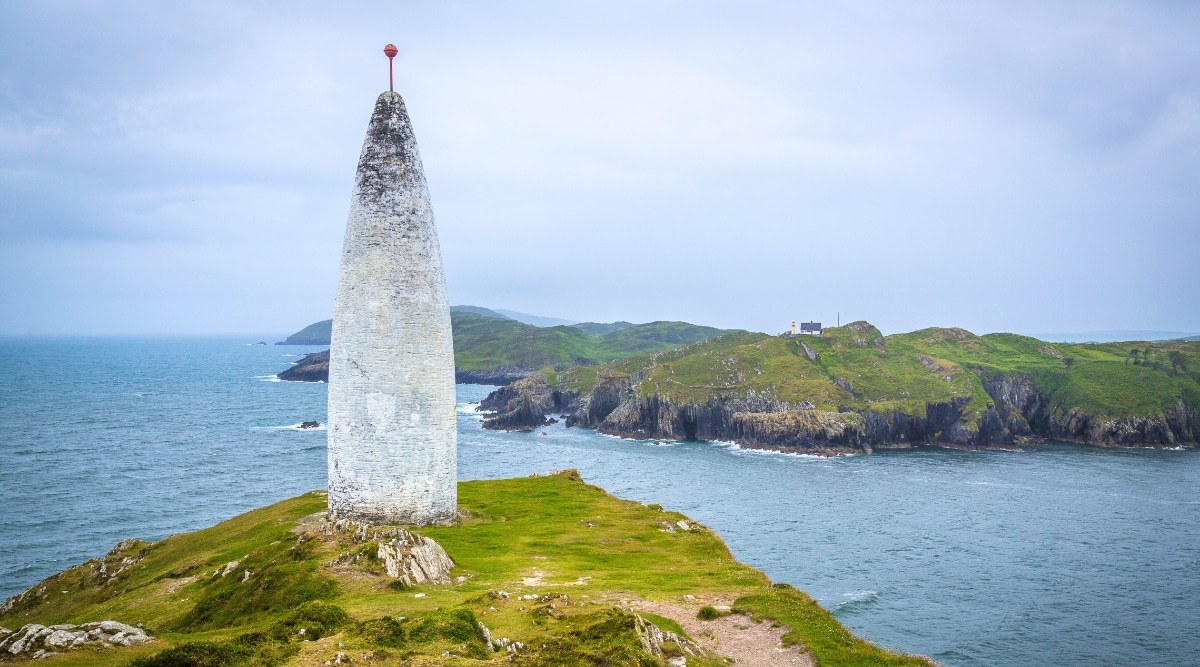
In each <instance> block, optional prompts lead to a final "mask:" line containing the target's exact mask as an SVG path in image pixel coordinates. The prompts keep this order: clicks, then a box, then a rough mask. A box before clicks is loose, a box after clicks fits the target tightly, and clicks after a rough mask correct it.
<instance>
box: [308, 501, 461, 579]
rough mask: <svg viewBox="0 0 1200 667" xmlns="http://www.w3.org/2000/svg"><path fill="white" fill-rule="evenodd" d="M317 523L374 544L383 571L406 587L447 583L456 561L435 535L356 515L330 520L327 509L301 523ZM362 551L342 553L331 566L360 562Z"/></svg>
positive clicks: (357, 541) (335, 533)
mask: <svg viewBox="0 0 1200 667" xmlns="http://www.w3.org/2000/svg"><path fill="white" fill-rule="evenodd" d="M314 523H315V524H316V528H317V530H318V531H319V532H320V533H322V534H324V535H326V536H330V537H349V538H350V542H351V543H353V544H366V545H367V546H371V545H372V544H373V545H374V547H375V554H374V556H375V559H376V560H377V561H378V562H379V563H381V564H382V566H383V573H384V574H386V575H387V576H388V577H391V578H392V579H395V580H396V581H397V582H398V583H399V584H400V585H401V587H403V588H408V587H410V586H416V585H419V584H448V583H450V570H451V569H452V568H453V567H454V561H452V560H450V556H449V555H448V554H447V553H446V550H445V549H443V548H442V545H440V544H438V543H437V542H435V541H434V540H433V539H432V538H429V537H425V536H424V535H419V534H417V533H414V532H412V531H410V530H407V529H405V528H400V527H398V526H373V525H371V524H368V523H363V522H360V521H355V520H353V519H338V520H336V521H330V520H329V515H328V513H324V512H322V513H320V514H319V515H314V516H313V517H310V518H308V519H305V520H304V521H303V522H302V523H301V526H303V527H309V526H312V525H313V524H314ZM360 555H361V552H360V551H351V552H349V553H347V554H344V555H342V556H339V557H338V558H337V559H335V560H334V561H333V562H331V563H330V565H331V566H338V565H345V564H348V563H355V562H358V560H359V558H358V557H359V556H360Z"/></svg>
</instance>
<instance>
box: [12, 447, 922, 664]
mask: <svg viewBox="0 0 1200 667" xmlns="http://www.w3.org/2000/svg"><path fill="white" fill-rule="evenodd" d="M325 502H326V500H325V495H324V494H323V493H315V492H314V493H310V494H305V495H303V496H300V497H298V498H293V499H291V500H286V501H283V502H280V503H277V504H275V505H272V506H270V507H266V508H262V509H259V510H255V511H252V512H248V513H246V514H243V515H241V516H239V517H235V518H233V519H230V520H229V521H225V522H223V523H220V524H218V525H216V526H213V527H212V528H208V529H205V530H201V531H197V532H194V533H186V534H181V535H172V536H171V537H168V538H166V539H164V540H161V541H159V542H155V543H153V544H149V543H145V542H130V543H122V545H120V546H119V548H118V549H116V550H114V552H113V553H110V554H109V555H108V556H107V557H105V559H103V561H101V560H96V561H89V562H88V563H84V564H82V565H80V566H77V567H74V568H72V569H69V570H67V571H65V572H63V573H61V574H58V575H55V576H53V577H51V578H49V579H47V580H46V581H44V582H42V583H41V584H39V585H38V586H35V587H34V588H32V589H30V592H27V593H26V594H24V597H22V598H20V599H18V600H17V601H16V602H15V603H14V604H13V606H12V607H11V608H10V609H9V610H8V611H7V612H5V613H4V614H2V615H0V625H2V626H7V627H10V628H16V627H20V626H22V625H24V624H26V623H40V624H43V625H51V624H55V623H83V622H87V621H95V620H109V619H112V620H118V621H122V622H125V623H128V624H131V625H132V624H137V623H141V624H144V625H145V627H146V628H147V630H148V631H149V632H150V633H151V634H153V635H154V636H156V637H158V641H156V642H154V643H153V644H150V645H145V646H139V647H130V648H95V647H90V646H88V647H81V648H76V649H72V650H71V651H69V652H66V653H64V654H61V655H58V656H55V657H53V658H52V659H51V660H50V661H49V664H57V665H83V664H87V665H125V664H130V660H131V659H134V658H137V661H136V662H134V663H133V664H135V665H142V666H150V665H170V664H184V665H206V666H212V667H216V666H220V665H264V666H265V665H308V664H325V663H326V661H328V660H331V659H334V658H335V656H336V655H337V654H338V653H339V652H340V653H343V654H344V655H345V656H346V657H349V658H351V659H352V660H353V661H354V662H355V663H357V664H377V665H399V664H402V663H403V664H406V665H433V664H439V665H474V664H484V663H493V662H495V663H501V662H504V663H507V662H509V655H508V652H507V651H506V650H499V651H494V650H493V647H492V646H489V645H488V644H486V643H485V639H484V637H485V635H484V633H483V630H482V627H486V628H487V629H488V636H490V637H491V638H499V637H505V638H508V639H510V640H511V641H519V642H521V644H522V649H521V650H518V651H517V652H516V653H515V654H514V656H513V658H512V661H513V662H515V663H516V664H525V665H601V664H603V665H639V666H650V665H664V664H666V660H667V658H669V657H671V656H672V655H680V654H681V653H680V646H681V645H682V642H675V643H672V642H670V641H668V642H666V643H665V644H663V645H661V646H660V647H658V649H657V650H656V651H654V652H647V650H646V645H645V644H644V643H643V640H642V638H641V635H640V634H639V630H638V628H639V627H640V626H641V625H642V624H644V623H645V622H647V621H648V622H650V623H653V624H655V625H656V626H657V627H658V628H659V629H660V630H663V631H664V632H665V631H673V632H676V633H682V632H683V631H682V628H681V626H680V625H679V623H678V622H677V620H684V621H691V620H692V618H693V617H694V616H695V614H696V610H697V609H698V608H699V607H698V605H700V604H701V603H703V602H704V601H706V600H710V599H715V598H723V599H728V600H733V601H734V602H733V605H732V606H733V611H734V612H736V613H739V614H744V615H745V616H746V617H749V618H751V619H755V620H759V621H762V622H774V623H777V624H780V625H782V626H784V628H783V629H781V632H785V633H786V634H784V635H783V641H784V643H785V644H791V645H795V646H799V647H800V648H801V650H802V651H806V652H809V653H811V656H812V658H813V659H814V660H815V663H816V664H817V665H823V666H833V665H847V666H850V665H928V664H930V663H928V662H927V661H925V660H924V659H921V658H916V657H910V656H901V655H898V654H895V653H892V652H889V651H886V650H883V649H881V648H879V647H876V646H874V645H873V644H870V643H869V642H866V641H864V640H862V639H859V638H857V637H855V636H854V635H853V634H851V633H850V632H849V631H847V630H846V629H845V628H844V627H842V626H841V625H840V624H839V623H838V622H837V621H836V620H835V619H834V618H833V617H832V616H830V615H829V613H828V612H826V611H825V610H823V609H821V608H820V606H819V605H817V604H816V603H815V602H814V601H813V600H812V599H810V598H809V597H808V596H806V595H804V594H803V593H801V592H800V591H797V590H796V589H794V588H792V587H790V586H786V585H777V586H771V585H770V584H769V582H768V581H767V579H766V577H765V576H764V575H763V574H762V573H761V572H758V571H757V570H754V569H752V568H750V567H747V566H745V565H743V564H741V563H738V562H736V561H735V560H734V559H733V557H732V555H731V554H730V552H729V550H728V549H727V548H726V546H725V544H724V543H723V542H722V541H721V540H720V538H719V537H717V536H716V535H715V534H713V533H712V532H711V531H709V530H707V529H705V528H704V527H703V526H699V525H697V524H695V523H690V524H688V525H687V529H686V530H684V529H683V528H682V527H679V526H680V523H679V522H687V521H688V520H687V518H686V517H684V516H682V515H680V514H677V513H674V512H667V511H663V510H662V509H661V508H659V507H657V506H653V505H651V506H644V505H641V504H640V503H636V502H631V501H626V500H621V499H618V498H615V497H613V496H610V495H608V494H606V493H604V492H603V491H602V490H601V489H599V488H597V487H594V486H590V485H587V484H584V483H583V482H582V481H581V480H580V479H579V477H578V475H577V474H576V473H573V472H570V471H568V472H565V473H559V474H555V475H548V476H543V477H530V478H520V479H510V480H501V481H476V482H464V483H462V484H460V486H459V503H460V508H461V510H463V512H462V513H461V514H462V516H461V519H460V520H459V522H458V523H457V525H453V526H441V527H430V528H425V529H422V530H421V531H420V532H421V533H423V534H424V535H426V536H428V537H431V538H433V539H435V540H437V541H438V542H439V543H440V544H441V545H442V546H443V547H444V548H445V549H446V551H447V553H448V554H449V555H450V556H451V557H452V558H453V560H454V563H455V568H454V569H453V570H452V571H451V573H450V574H451V576H452V577H454V579H453V582H454V583H450V584H444V585H426V586H418V587H415V588H409V589H404V588H402V587H400V586H397V585H396V584H395V580H392V579H389V578H388V577H387V576H386V575H385V574H383V573H382V567H381V566H380V564H379V562H378V561H377V560H376V557H375V553H376V547H375V545H374V544H372V543H362V542H356V541H354V540H352V539H350V536H349V535H328V534H322V533H315V532H312V531H310V530H307V529H306V527H305V526H306V525H307V523H306V522H304V521H303V520H304V519H305V517H309V516H310V515H313V514H314V513H317V512H321V511H322V510H324V508H325ZM231 564H232V565H231ZM102 565H103V567H101V566H102ZM685 595H687V596H693V597H694V598H695V599H696V602H695V605H696V609H690V608H689V610H688V613H689V614H690V616H688V617H687V618H683V617H680V619H677V620H672V619H670V618H665V617H663V616H661V615H655V614H650V613H643V612H639V611H637V609H636V606H637V605H636V601H638V600H644V601H656V600H657V601H676V602H679V601H682V600H684V599H685V598H684V596H685ZM678 608H680V609H684V608H685V606H684V605H683V604H682V603H681V604H680V605H679V606H678ZM639 617H640V620H639ZM763 619H771V620H769V621H767V620H763ZM713 622H717V621H713ZM481 626H482V627H481ZM684 639H686V638H684ZM3 659H4V658H0V660H3ZM687 664H689V665H712V666H715V665H723V664H727V663H726V662H725V661H724V660H723V659H722V658H721V657H720V656H719V655H717V654H713V653H706V654H704V655H692V656H688V658H687Z"/></svg>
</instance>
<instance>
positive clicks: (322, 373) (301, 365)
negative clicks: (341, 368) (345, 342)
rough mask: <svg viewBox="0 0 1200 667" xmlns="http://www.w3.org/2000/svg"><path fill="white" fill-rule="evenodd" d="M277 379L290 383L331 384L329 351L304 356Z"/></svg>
mask: <svg viewBox="0 0 1200 667" xmlns="http://www.w3.org/2000/svg"><path fill="white" fill-rule="evenodd" d="M276 377H278V378H279V379H280V380H287V381H288V382H329V350H325V351H323V352H314V353H312V354H306V355H304V356H303V357H301V358H300V361H297V362H296V363H295V365H293V366H292V367H291V368H289V369H287V370H285V371H283V372H282V373H279V374H278V375H277V376H276Z"/></svg>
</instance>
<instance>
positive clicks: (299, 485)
mask: <svg viewBox="0 0 1200 667" xmlns="http://www.w3.org/2000/svg"><path fill="white" fill-rule="evenodd" d="M278 339H279V338H278V337H272V338H268V339H266V340H272V341H273V340H278ZM246 342H247V341H246V340H241V339H238V340H234V339H212V338H207V339H32V340H30V339H0V367H2V368H4V369H6V373H5V375H4V376H3V378H0V507H2V508H3V521H4V524H3V530H0V596H7V595H11V594H14V593H17V592H19V591H21V590H22V589H24V588H26V587H28V586H30V585H32V584H34V583H36V582H37V581H39V580H41V579H42V578H44V577H46V576H48V575H50V574H53V573H54V572H57V571H59V570H61V569H63V568H66V567H68V566H70V565H72V564H75V563H78V562H81V561H83V560H86V559H87V558H90V557H93V556H96V555H99V554H101V553H103V552H104V551H106V550H107V549H108V548H110V547H111V546H112V545H113V544H114V543H116V542H117V541H119V540H121V539H124V538H127V537H142V538H146V539H158V538H161V537H163V536H165V535H168V534H171V533H176V532H182V531H187V530H194V529H197V528H202V527H206V526H209V525H212V524H213V523H215V522H217V521H219V520H221V519H225V518H228V517H230V516H233V515H235V514H237V513H240V512H243V511H246V510H249V509H252V508H254V507H259V506H262V505H265V504H268V503H270V502H273V501H276V500H280V499H283V498H287V497H291V496H294V495H297V494H299V493H302V492H304V491H307V490H311V489H315V488H323V486H324V484H325V449H324V443H325V433H324V431H323V430H316V431H311V430H309V431H306V430H299V429H298V428H296V426H297V425H298V424H299V423H300V422H302V421H306V420H317V421H320V422H322V423H324V421H325V386H324V385H321V384H303V383H286V382H274V381H272V379H271V378H272V376H273V374H274V373H276V372H278V371H280V370H282V369H283V368H286V367H287V366H288V364H289V363H290V361H293V360H295V359H296V358H298V357H299V356H301V355H302V354H304V353H305V352H308V351H312V350H309V349H305V348H297V347H281V346H250V345H246ZM315 349H317V348H313V350H315ZM487 392H488V388H487V387H480V386H470V385H462V386H460V387H459V402H460V404H459V477H460V478H461V479H479V478H502V477H510V476H517V475H528V474H531V473H535V472H549V471H552V470H558V469H562V468H578V469H579V470H580V471H581V472H582V474H583V476H584V478H585V479H586V480H588V481H589V482H591V483H594V484H598V485H600V486H602V487H604V488H606V489H608V490H609V491H610V492H612V493H614V494H616V495H619V496H622V497H627V498H633V499H637V500H640V501H643V502H647V503H649V502H657V503H661V504H662V505H663V506H665V507H668V508H671V509H676V510H679V511H682V512H685V513H686V514H688V515H690V516H691V517H693V518H695V519H697V520H699V521H701V522H703V523H704V524H706V525H708V526H709V527H711V528H713V529H714V530H716V531H717V532H718V533H719V534H721V535H722V536H723V537H724V538H725V540H726V542H728V543H729V545H730V547H731V549H732V550H733V552H734V553H735V554H736V555H737V556H738V558H739V559H741V560H742V561H744V562H746V563H749V564H751V565H753V566H755V567H757V568H760V569H762V570H763V571H765V572H766V573H767V574H768V575H769V576H770V577H771V578H772V579H773V580H774V581H783V582H788V583H791V584H793V585H795V586H797V587H799V588H801V589H803V590H805V591H807V592H809V593H810V594H811V595H813V596H814V597H816V598H817V599H818V600H819V601H820V602H821V603H822V604H823V605H824V606H826V607H827V608H828V609H830V610H832V611H833V613H834V614H835V615H836V616H837V617H838V618H839V619H840V620H841V621H842V622H843V623H845V624H846V625H848V626H849V627H851V628H853V629H854V630H855V631H856V632H858V633H859V634H861V635H863V636H865V637H867V638H869V639H871V640H873V641H875V642H877V643H879V644H882V645H885V646H890V647H895V648H899V649H901V650H905V651H912V652H919V653H923V654H926V655H930V656H932V657H934V658H935V659H937V660H939V661H940V662H942V663H943V664H946V665H951V666H958V665H1030V664H1038V665H1043V664H1044V665H1101V664H1103V665H1108V664H1112V665H1115V664H1139V665H1184V664H1200V452H1197V451H1193V450H1186V451H1156V450H1131V449H1113V450H1109V449H1097V448H1088V447H1078V446H1070V445H1044V446H1038V447H1030V448H1024V449H1022V450H1020V451H993V452H960V451H954V450H948V449H941V448H936V447H928V448H919V449H915V450H910V451H898V452H884V453H879V454H874V455H871V456H849V457H838V458H832V459H829V458H817V457H806V456H792V455H783V454H775V453H760V452H753V451H747V450H741V449H738V448H737V447H734V446H731V445H729V444H724V443H664V442H643V441H631V440H622V439H618V438H611V437H606V436H602V435H598V434H596V433H594V432H592V431H586V430H581V429H566V428H564V427H563V426H562V424H561V423H560V424H556V425H554V426H551V427H547V428H545V429H542V430H540V431H537V432H533V433H496V432H490V431H485V430H483V429H482V428H481V427H480V421H479V417H478V414H477V413H476V412H475V411H474V404H475V403H477V402H478V401H479V399H480V398H482V397H483V396H485V395H486V394H487Z"/></svg>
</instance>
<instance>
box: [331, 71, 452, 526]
mask: <svg viewBox="0 0 1200 667" xmlns="http://www.w3.org/2000/svg"><path fill="white" fill-rule="evenodd" d="M328 436H329V510H330V513H331V514H332V515H333V516H335V517H337V518H353V519H358V520H362V521H368V522H372V523H409V524H428V523H439V522H444V521H449V520H450V519H452V518H453V517H454V514H455V511H456V506H457V500H458V494H457V486H456V482H457V479H456V478H457V464H458V460H457V446H458V441H457V432H456V430H455V397H454V346H453V340H452V338H451V332H450V304H449V301H448V300H447V298H446V279H445V276H444V275H443V273H442V256H441V251H440V249H439V247H438V239H437V228H436V227H435V225H434V221H433V208H432V206H431V205H430V201H429V188H428V186H427V185H426V183H425V170H424V168H423V167H422V165H421V155H420V153H419V152H418V151H417V140H416V138H415V137H414V136H413V130H412V123H411V122H410V121H409V119H408V111H407V110H406V109H405V107H404V100H403V99H402V98H401V97H400V95H398V94H396V93H392V92H388V93H383V94H382V95H380V96H379V99H378V100H377V101H376V102H375V111H374V113H373V114H372V115H371V124H370V126H369V127H368V128H367V138H366V139H365V140H364V141H363V147H362V154H361V156H360V157H359V159H358V174H357V176H356V177H355V179H354V194H353V195H352V197H351V199H350V217H349V220H348V221H347V222H346V238H345V241H344V243H343V246H342V260H341V271H340V273H339V275H338V286H337V296H336V299H335V301H334V307H333V339H332V341H331V345H330V351H329V431H328Z"/></svg>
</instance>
